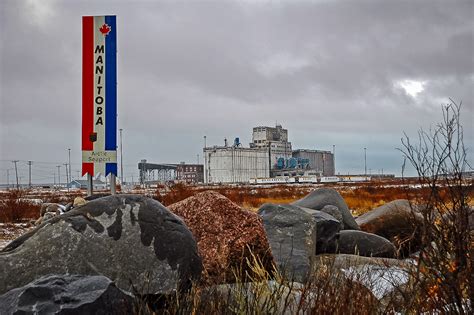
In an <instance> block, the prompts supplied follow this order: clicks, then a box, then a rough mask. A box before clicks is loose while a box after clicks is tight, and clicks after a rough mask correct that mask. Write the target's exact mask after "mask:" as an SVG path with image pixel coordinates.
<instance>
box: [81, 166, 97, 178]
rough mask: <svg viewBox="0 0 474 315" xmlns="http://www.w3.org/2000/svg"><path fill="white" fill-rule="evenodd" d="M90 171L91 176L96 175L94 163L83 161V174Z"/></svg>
mask: <svg viewBox="0 0 474 315" xmlns="http://www.w3.org/2000/svg"><path fill="white" fill-rule="evenodd" d="M87 173H89V175H90V176H94V163H82V176H84V175H86V174H87Z"/></svg>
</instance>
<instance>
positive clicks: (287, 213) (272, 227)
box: [258, 204, 316, 282]
mask: <svg viewBox="0 0 474 315" xmlns="http://www.w3.org/2000/svg"><path fill="white" fill-rule="evenodd" d="M258 214H259V215H260V216H261V217H262V220H263V225H264V228H265V232H266V234H267V238H268V241H269V243H270V248H271V250H272V254H273V258H274V260H275V263H276V265H277V268H278V269H279V271H280V272H281V273H282V274H285V275H286V276H287V277H288V278H290V279H292V280H295V281H299V282H304V280H305V279H306V277H307V276H308V273H309V272H310V267H311V264H312V259H313V256H314V255H315V250H316V233H315V228H316V220H315V219H314V217H313V216H312V215H311V214H309V213H307V212H305V211H303V210H302V209H301V208H300V207H297V206H292V205H275V204H264V205H263V206H262V207H261V208H260V209H259V210H258Z"/></svg>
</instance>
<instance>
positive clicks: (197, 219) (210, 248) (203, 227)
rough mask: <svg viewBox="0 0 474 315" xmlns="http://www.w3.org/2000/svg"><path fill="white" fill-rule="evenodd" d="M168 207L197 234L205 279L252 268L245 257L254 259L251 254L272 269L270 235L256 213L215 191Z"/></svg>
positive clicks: (231, 278) (231, 276) (224, 277)
mask: <svg viewBox="0 0 474 315" xmlns="http://www.w3.org/2000/svg"><path fill="white" fill-rule="evenodd" d="M168 208H169V209H170V210H171V211H172V212H173V213H175V214H177V215H179V216H180V217H181V218H183V220H184V222H185V223H186V225H187V226H188V227H189V229H190V230H191V232H192V233H193V235H194V237H195V238H196V241H197V245H198V249H199V252H200V254H201V257H202V260H203V265H204V272H203V279H202V280H203V282H206V283H223V282H229V281H230V282H233V281H235V276H236V275H235V271H236V270H239V273H240V272H241V271H243V273H244V274H245V271H247V272H248V271H250V270H247V269H248V265H247V264H246V260H247V259H248V260H249V261H253V259H252V255H254V256H255V257H256V258H258V259H259V260H260V261H261V263H262V266H263V267H264V268H265V269H267V270H268V271H271V270H272V267H273V258H272V255H271V251H270V247H269V244H268V240H267V236H266V234H265V230H264V228H263V223H262V219H261V218H260V217H259V216H258V215H257V214H256V213H253V212H250V211H247V210H244V209H242V208H241V207H239V206H238V205H236V204H235V203H233V202H232V201H231V200H229V199H228V198H226V197H225V196H223V195H221V194H219V193H217V192H214V191H205V192H202V193H198V194H196V195H194V196H192V197H189V198H187V199H184V200H182V201H180V202H177V203H175V204H172V205H170V206H169V207H168ZM241 269H243V270H241Z"/></svg>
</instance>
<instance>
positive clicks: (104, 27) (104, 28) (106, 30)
mask: <svg viewBox="0 0 474 315" xmlns="http://www.w3.org/2000/svg"><path fill="white" fill-rule="evenodd" d="M111 30H112V29H111V28H110V26H109V25H107V24H104V25H102V26H101V27H100V28H99V31H100V32H101V33H102V34H103V35H104V36H107V35H109V33H110V31H111Z"/></svg>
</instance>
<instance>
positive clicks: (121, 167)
mask: <svg viewBox="0 0 474 315" xmlns="http://www.w3.org/2000/svg"><path fill="white" fill-rule="evenodd" d="M119 131H120V185H123V144H122V131H123V129H122V128H120V129H119Z"/></svg>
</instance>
